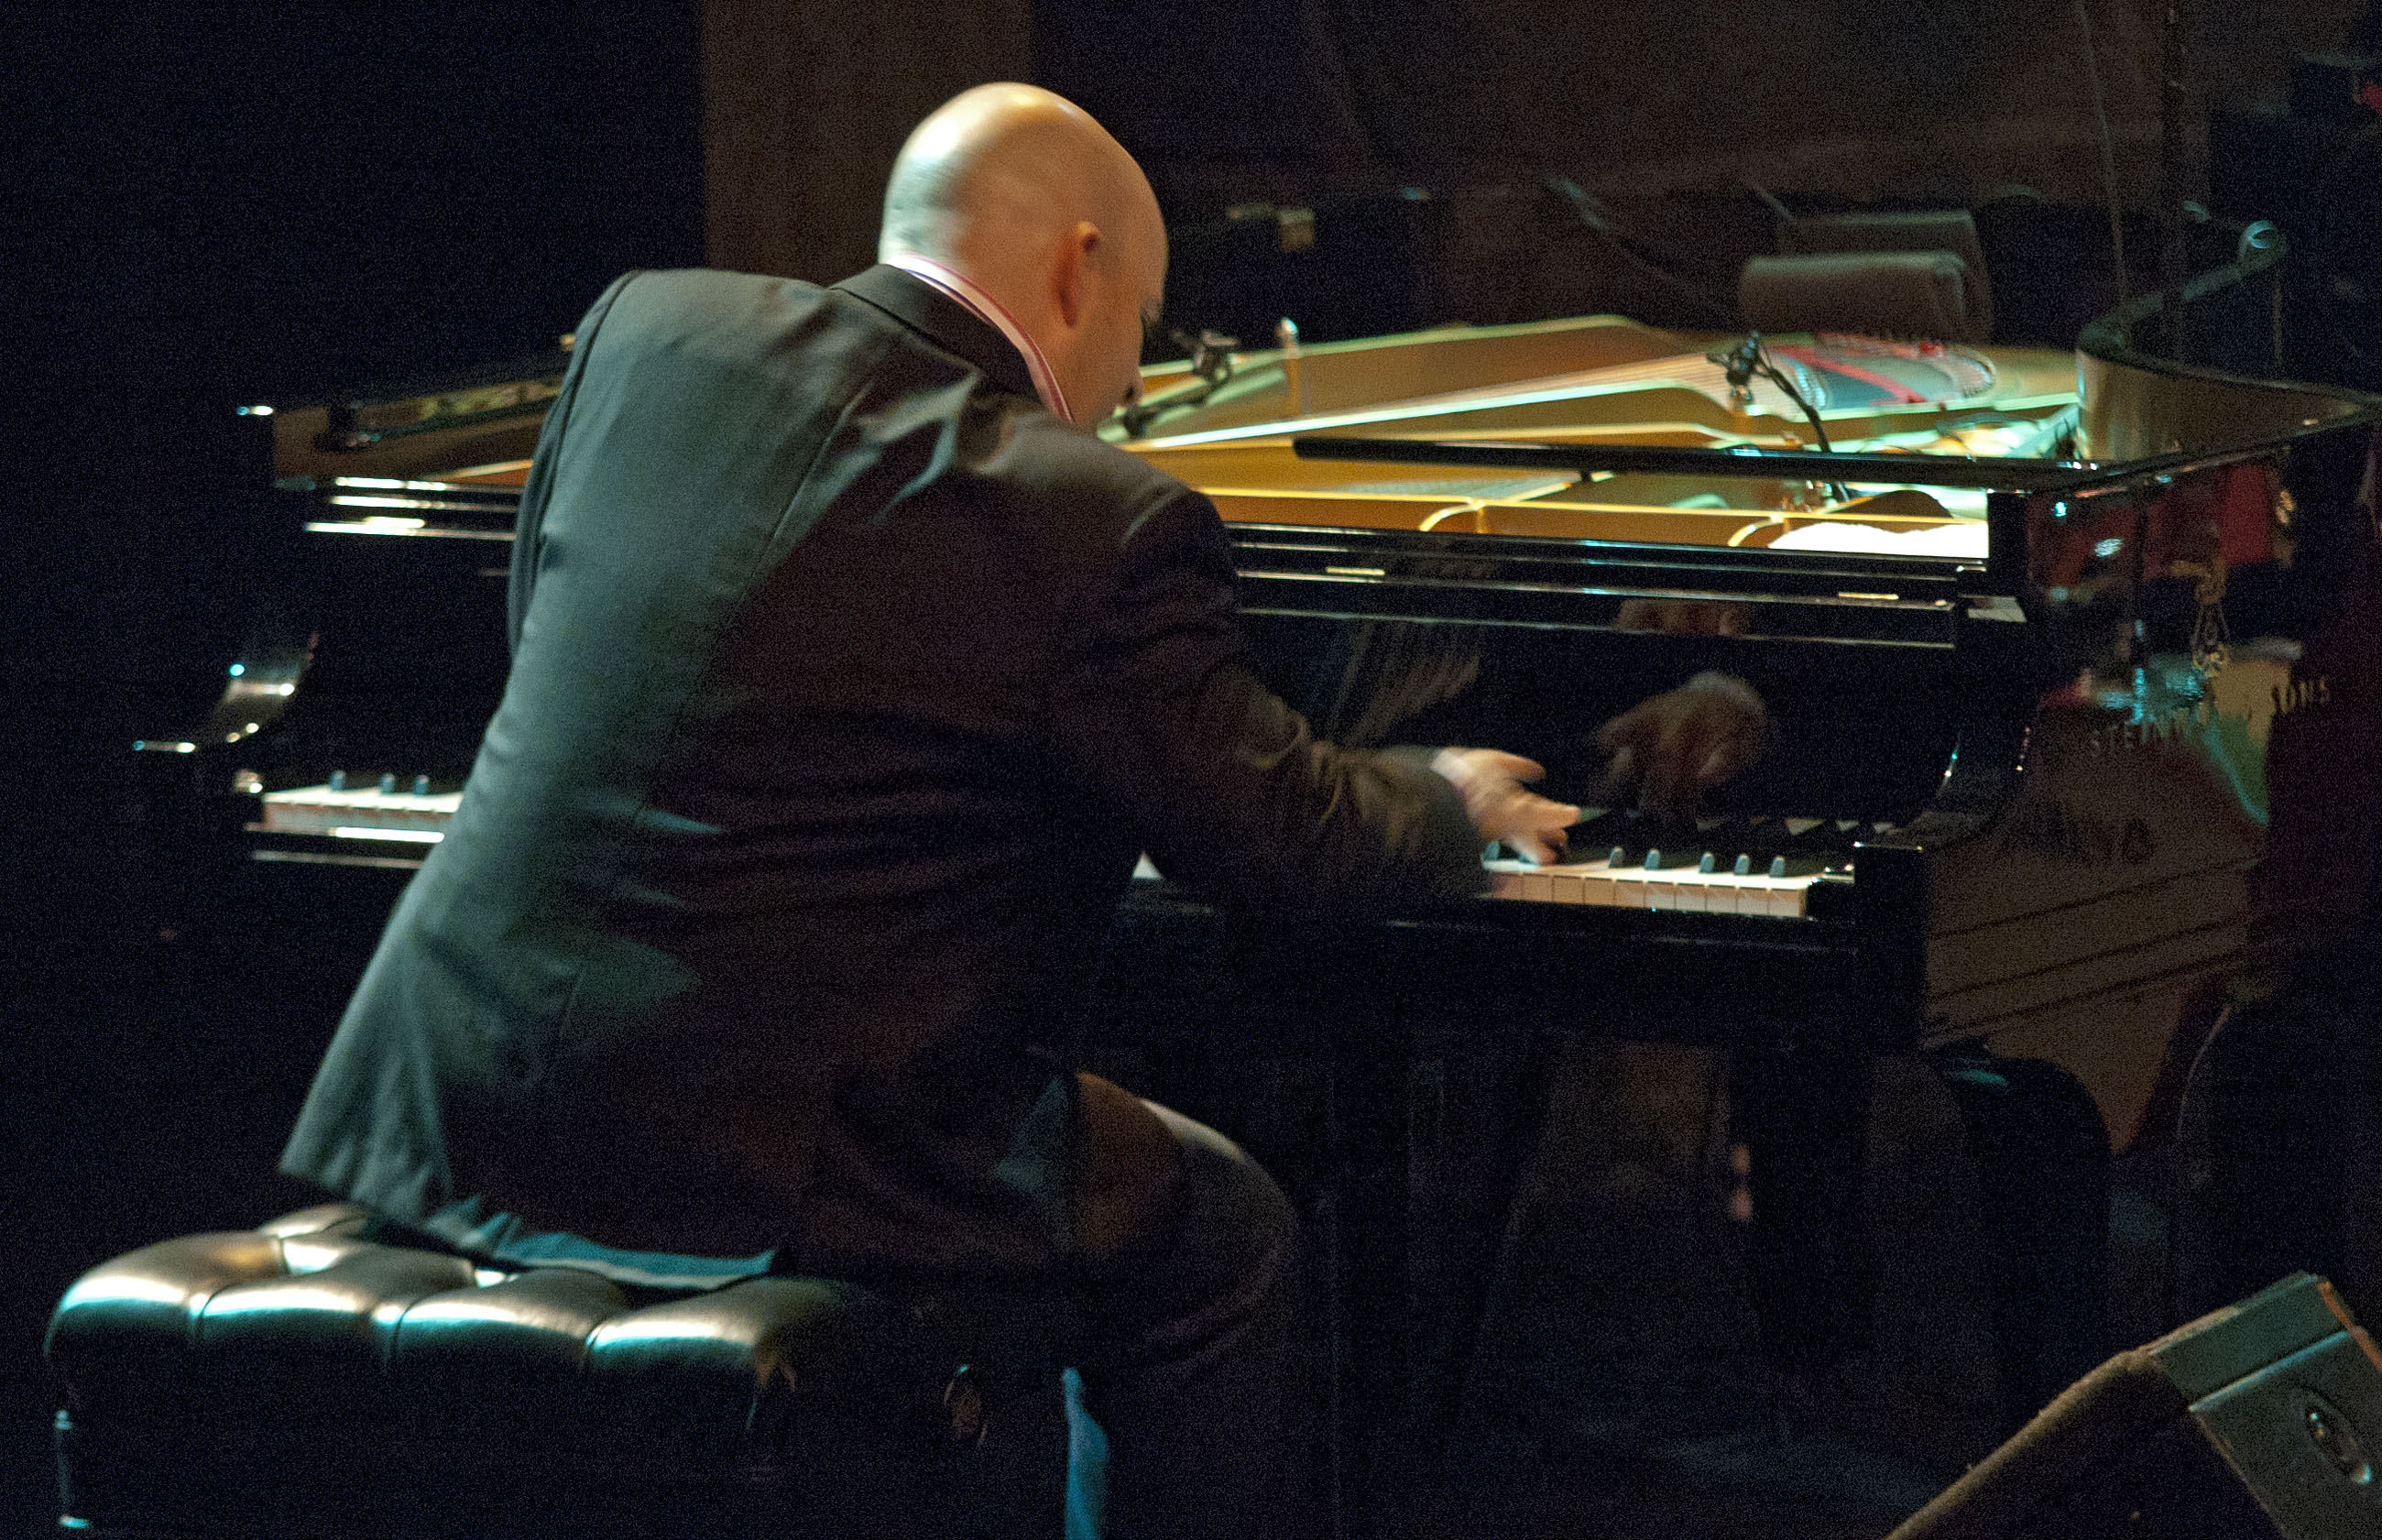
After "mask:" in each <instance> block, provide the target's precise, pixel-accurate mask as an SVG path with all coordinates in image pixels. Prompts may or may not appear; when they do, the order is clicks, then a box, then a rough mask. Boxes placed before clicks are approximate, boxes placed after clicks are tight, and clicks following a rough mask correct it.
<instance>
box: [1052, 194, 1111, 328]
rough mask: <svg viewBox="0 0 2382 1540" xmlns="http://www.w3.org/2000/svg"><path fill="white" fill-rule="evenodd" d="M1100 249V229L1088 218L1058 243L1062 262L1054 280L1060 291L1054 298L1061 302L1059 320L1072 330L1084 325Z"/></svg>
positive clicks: (1060, 261)
mask: <svg viewBox="0 0 2382 1540" xmlns="http://www.w3.org/2000/svg"><path fill="white" fill-rule="evenodd" d="M1099 249H1100V228H1099V226H1098V225H1095V224H1093V223H1092V222H1091V221H1090V220H1088V219H1083V220H1078V221H1076V223H1075V228H1073V229H1071V230H1069V231H1068V232H1067V238H1066V239H1065V240H1062V241H1061V242H1060V243H1059V263H1058V267H1057V270H1056V271H1055V272H1054V273H1053V275H1052V277H1053V278H1054V279H1055V280H1056V282H1057V285H1058V288H1057V292H1056V293H1055V294H1053V295H1052V296H1051V297H1052V298H1053V299H1055V300H1057V301H1058V302H1059V319H1060V320H1061V321H1062V322H1063V323H1065V324H1066V326H1067V328H1068V329H1069V330H1071V331H1072V330H1074V328H1075V327H1077V326H1082V325H1083V324H1084V312H1085V309H1086V307H1087V305H1088V304H1089V303H1090V295H1089V294H1088V293H1087V291H1086V290H1087V286H1088V284H1089V283H1090V281H1091V266H1092V261H1093V259H1094V257H1095V256H1096V255H1097V254H1098V253H1099Z"/></svg>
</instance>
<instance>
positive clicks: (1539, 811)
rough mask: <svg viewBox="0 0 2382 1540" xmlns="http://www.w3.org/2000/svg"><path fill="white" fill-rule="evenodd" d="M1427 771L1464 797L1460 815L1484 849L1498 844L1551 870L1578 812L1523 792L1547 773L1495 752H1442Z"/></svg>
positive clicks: (1537, 765)
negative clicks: (1469, 821) (1469, 823)
mask: <svg viewBox="0 0 2382 1540" xmlns="http://www.w3.org/2000/svg"><path fill="white" fill-rule="evenodd" d="M1430 768H1431V769H1433V770H1437V771H1438V772H1439V773H1440V774H1441V775H1443V776H1445V777H1446V778H1447V780H1448V782H1449V783H1450V784H1451V785H1453V786H1455V789H1456V790H1457V791H1458V792H1460V793H1462V794H1463V796H1464V811H1465V812H1466V813H1467V815H1468V816H1469V817H1470V818H1471V819H1472V827H1473V830H1474V831H1475V832H1478V833H1479V834H1480V841H1481V843H1482V844H1487V843H1488V842H1490V841H1491V840H1502V841H1504V843H1505V844H1509V845H1511V846H1513V847H1514V848H1515V849H1516V850H1518V851H1520V852H1521V853H1522V854H1523V855H1524V856H1529V858H1530V859H1531V860H1533V861H1535V862H1537V863H1538V864H1539V865H1541V866H1542V867H1543V866H1552V865H1553V864H1554V860H1555V857H1556V856H1559V855H1561V854H1562V852H1563V848H1564V831H1565V830H1566V829H1568V828H1570V827H1571V826H1572V825H1573V824H1575V823H1578V821H1579V809H1578V808H1577V807H1573V806H1572V805H1571V804H1569V803H1567V802H1553V801H1550V800H1549V799H1547V798H1546V797H1543V796H1541V795H1538V794H1537V793H1535V792H1529V791H1525V790H1523V789H1522V782H1525V781H1536V780H1537V779H1538V778H1539V777H1541V776H1542V775H1544V774H1546V773H1547V770H1546V767H1545V766H1544V765H1541V764H1540V763H1539V762H1538V761H1537V760H1535V759H1525V758H1522V757H1521V756H1520V755H1518V754H1507V753H1505V752H1504V751H1503V750H1501V749H1494V748H1443V749H1441V750H1440V751H1439V752H1438V753H1437V754H1435V755H1433V756H1432V757H1431V761H1430Z"/></svg>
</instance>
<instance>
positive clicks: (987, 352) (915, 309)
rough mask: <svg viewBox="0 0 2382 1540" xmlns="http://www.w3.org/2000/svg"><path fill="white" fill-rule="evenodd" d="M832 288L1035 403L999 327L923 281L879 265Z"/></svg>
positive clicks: (1019, 359)
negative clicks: (867, 306)
mask: <svg viewBox="0 0 2382 1540" xmlns="http://www.w3.org/2000/svg"><path fill="white" fill-rule="evenodd" d="M835 288H836V289H837V290H840V291H841V292H842V293H846V294H849V295H851V296H852V297H853V298H854V299H856V300H863V301H866V302H868V303H869V304H872V305H875V306H876V307H877V308H878V309H879V310H881V311H883V312H885V314H888V315H890V316H892V317H893V319H895V320H897V321H899V322H901V323H902V325H903V326H908V327H909V328H910V329H911V330H912V331H915V332H917V333H918V334H919V335H920V336H922V337H924V338H926V339H927V341H929V342H932V343H933V344H934V345H935V346H937V347H938V348H940V349H942V350H943V351H945V352H947V353H951V354H952V355H954V356H956V357H958V358H960V359H963V360H964V361H965V362H967V363H973V364H975V365H976V367H977V368H979V369H981V370H983V371H984V373H985V376H986V377H987V378H988V379H990V380H991V381H992V382H993V383H994V384H995V385H998V386H1000V387H1001V388H1002V389H1004V390H1007V391H1010V392H1012V393H1013V394H1016V395H1020V396H1023V397H1025V399H1026V400H1029V401H1030V400H1038V399H1039V398H1038V396H1037V395H1036V393H1035V389H1034V376H1033V375H1032V374H1031V373H1030V372H1028V371H1027V369H1026V367H1025V358H1024V357H1023V356H1021V355H1020V354H1019V352H1018V351H1017V350H1016V349H1015V348H1014V347H1012V346H1011V345H1010V341H1009V339H1007V338H1006V337H1003V336H1001V329H1000V328H999V327H998V326H992V325H991V324H989V323H988V322H986V321H984V320H983V319H981V318H980V317H978V316H977V315H976V314H975V313H974V312H972V311H970V310H969V309H968V308H967V307H966V306H965V305H964V304H961V303H960V302H958V301H957V300H954V299H952V297H951V296H950V295H948V294H945V293H944V292H943V291H942V290H939V289H937V288H936V287H935V286H934V285H933V284H930V283H928V282H927V281H926V280H925V279H923V278H920V277H915V276H914V275H912V274H909V273H905V272H903V271H902V269H900V268H899V267H888V266H886V265H884V264H883V263H879V264H878V265H876V266H874V267H871V268H869V269H868V270H867V271H866V272H862V273H855V274H853V276H852V277H848V278H846V279H844V280H843V281H842V282H841V283H839V284H837V285H836V286H835Z"/></svg>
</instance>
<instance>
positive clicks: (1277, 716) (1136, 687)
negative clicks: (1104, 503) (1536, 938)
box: [1051, 488, 1485, 912]
mask: <svg viewBox="0 0 2382 1540" xmlns="http://www.w3.org/2000/svg"><path fill="white" fill-rule="evenodd" d="M1119 559H1120V560H1119V564H1118V566H1117V568H1116V570H1115V579H1114V582H1113V583H1112V584H1111V585H1107V586H1106V588H1105V591H1104V592H1101V593H1099V594H1097V595H1094V596H1091V598H1090V600H1089V603H1088V605H1087V610H1085V611H1084V612H1083V613H1082V614H1081V616H1080V619H1079V621H1078V623H1076V624H1075V625H1074V626H1072V627H1071V628H1070V631H1069V638H1068V643H1067V645H1066V647H1065V648H1064V649H1063V653H1062V662H1061V667H1060V671H1059V680H1058V684H1057V686H1056V688H1055V690H1054V693H1053V698H1052V701H1051V708H1052V714H1053V731H1054V733H1055V735H1056V737H1057V739H1058V742H1059V744H1060V747H1061V752H1062V756H1063V758H1065V760H1066V761H1067V764H1068V768H1069V769H1070V770H1072V771H1073V772H1074V775H1075V776H1077V777H1079V778H1080V780H1081V781H1082V782H1083V783H1084V784H1086V785H1087V786H1088V787H1089V788H1091V789H1092V790H1093V792H1094V794H1095V795H1098V796H1099V797H1100V798H1102V799H1103V800H1104V801H1105V802H1106V803H1107V804H1108V809H1107V810H1108V811H1110V812H1111V813H1112V814H1113V815H1115V816H1117V817H1119V818H1121V819H1123V821H1124V822H1125V823H1126V824H1127V825H1128V826H1129V827H1131V828H1133V829H1134V830H1135V831H1136V832H1138V833H1139V834H1140V835H1141V837H1142V839H1143V841H1144V842H1145V847H1146V848H1147V849H1148V852H1149V855H1150V856H1151V858H1152V859H1153V860H1155V861H1156V862H1157V863H1158V866H1159V867H1160V869H1161V870H1163V871H1164V872H1165V873H1166V875H1167V876H1169V877H1172V878H1176V879H1178V880H1182V881H1188V882H1191V883H1194V884H1196V885H1197V886H1199V887H1202V888H1205V889H1207V890H1209V892H1212V893H1216V894H1217V895H1218V896H1219V897H1222V898H1223V899H1226V900H1227V901H1231V902H1236V903H1240V904H1245V905H1250V906H1263V907H1301V908H1316V909H1325V910H1333V911H1359V912H1369V911H1378V910H1381V909H1383V908H1388V907H1394V906H1399V905H1403V904H1407V903H1412V902H1415V901H1418V900H1428V899H1435V898H1450V897H1455V896H1460V895H1463V894H1466V893H1474V892H1477V891H1479V890H1480V887H1481V886H1482V884H1483V882H1484V881H1485V877H1484V873H1483V872H1482V869H1481V866H1480V848H1481V846H1480V840H1479V838H1478V837H1477V836H1476V835H1475V834H1474V832H1473V829H1472V824H1471V820H1470V819H1468V818H1467V817H1466V815H1465V811H1464V804H1463V800H1462V798H1461V797H1460V796H1459V795H1457V794H1456V792H1455V788H1454V787H1453V786H1451V785H1449V784H1448V782H1446V781H1445V780H1443V778H1442V777H1440V776H1439V775H1438V774H1437V773H1435V772H1434V771H1432V770H1431V769H1430V764H1429V760H1428V758H1427V755H1426V753H1425V752H1423V751H1417V750H1400V749H1390V750H1382V751H1373V752H1368V751H1360V750H1356V749H1348V748H1343V747H1341V746H1339V745H1335V744H1332V743H1328V742H1325V741H1323V740H1321V739H1319V738H1318V737H1316V736H1315V735H1314V733H1312V732H1311V731H1310V730H1309V728H1308V723H1307V721H1306V719H1305V718H1303V717H1301V716H1300V715H1299V714H1298V712H1296V711H1295V710H1293V709H1292V708H1290V706H1289V705H1288V704H1286V703H1285V702H1284V701H1283V700H1282V698H1281V697H1280V696H1276V695H1274V694H1273V692H1272V691H1271V690H1270V689H1268V688H1267V687H1266V686H1265V684H1263V682H1262V681H1260V680H1259V678H1258V676H1257V673H1256V671H1255V670H1254V669H1253V667H1252V660H1251V658H1250V654H1249V648H1248V643H1247V640H1246V635H1245V634H1244V633H1243V631H1242V629H1241V624H1240V619H1239V613H1238V610H1237V607H1236V605H1235V603H1234V574H1233V568H1232V562H1231V557H1230V549H1229V547H1228V545H1227V544H1226V541H1225V538H1224V533H1223V526H1222V523H1221V522H1220V521H1219V520H1218V518H1217V516H1216V511H1215V509H1214V507H1213V506H1212V505H1211V504H1209V501H1208V499H1205V498H1203V497H1200V496H1199V495H1198V494H1197V493H1195V492H1191V491H1189V490H1187V489H1181V488H1177V489H1174V490H1173V491H1171V492H1169V493H1168V494H1166V495H1163V496H1161V497H1160V498H1159V499H1157V500H1156V501H1155V502H1154V504H1153V505H1152V506H1151V507H1149V508H1148V510H1147V511H1144V512H1143V513H1142V514H1141V515H1140V517H1139V518H1137V519H1136V520H1135V521H1134V522H1133V524H1131V526H1130V528H1129V530H1128V532H1127V533H1126V535H1125V536H1124V537H1123V542H1122V546H1121V549H1120V551H1119Z"/></svg>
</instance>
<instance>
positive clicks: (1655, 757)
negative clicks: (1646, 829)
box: [1596, 672, 1770, 819]
mask: <svg viewBox="0 0 2382 1540" xmlns="http://www.w3.org/2000/svg"><path fill="white" fill-rule="evenodd" d="M1769 733H1770V717H1769V713H1767V712H1766V711H1764V710H1763V709H1762V697H1761V696H1758V695H1755V694H1754V693H1753V687H1752V686H1751V685H1750V684H1746V683H1745V681H1743V680H1741V679H1737V678H1736V677H1734V676H1733V675H1729V674H1725V673H1712V672H1705V673H1700V674H1698V675H1696V676H1695V677H1694V678H1693V679H1690V680H1688V682H1687V683H1686V684H1682V685H1680V686H1679V687H1678V688H1677V689H1676V690H1671V691H1666V692H1665V693H1664V694H1662V695H1659V696H1655V697H1654V698H1653V699H1651V700H1648V701H1642V702H1640V703H1639V704H1638V705H1637V706H1635V707H1632V708H1630V709H1628V710H1627V711H1624V712H1622V713H1621V715H1619V716H1617V717H1615V718H1614V719H1613V720H1612V721H1609V722H1606V723H1605V724H1604V725H1603V726H1602V728H1599V729H1598V730H1597V734H1596V741H1597V744H1598V745H1599V746H1600V747H1602V749H1603V750H1604V751H1605V753H1607V754H1609V755H1611V756H1612V757H1613V758H1612V763H1611V764H1610V765H1609V766H1608V767H1607V769H1606V770H1605V775H1604V787H1603V790H1602V793H1601V794H1600V795H1602V796H1603V797H1605V798H1608V799H1610V800H1611V801H1613V802H1615V803H1623V802H1627V801H1628V800H1629V798H1630V797H1631V796H1632V795H1635V796H1636V798H1637V802H1638V806H1639V807H1642V808H1644V809H1645V810H1646V811H1648V812H1650V813H1653V814H1655V815H1657V816H1659V817H1662V818H1667V819H1686V818H1689V817H1692V816H1693V815H1694V813H1695V810H1696V806H1697V804H1698V803H1700V802H1701V801H1702V800H1703V795H1704V793H1706V792H1708V791H1710V790H1711V789H1712V788H1713V787H1714V786H1717V785H1719V784H1720V783H1721V782H1724V781H1726V780H1728V779H1729V778H1730V777H1731V776H1733V775H1736V774H1737V772H1738V771H1740V770H1744V769H1745V768H1746V767H1747V766H1749V765H1750V764H1752V763H1753V762H1754V761H1755V760H1756V759H1758V758H1761V757H1762V742H1763V740H1764V739H1765V738H1767V737H1768V736H1769Z"/></svg>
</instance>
